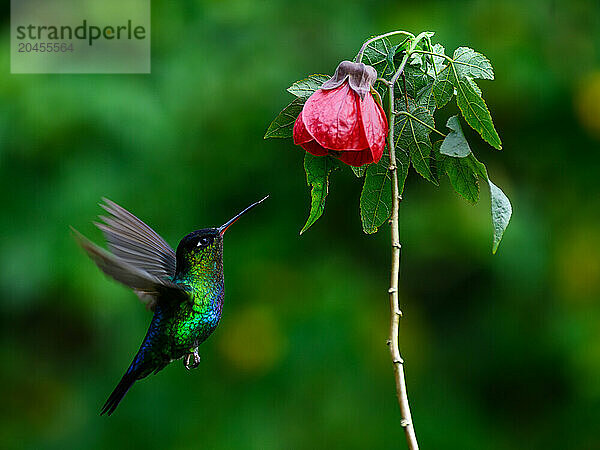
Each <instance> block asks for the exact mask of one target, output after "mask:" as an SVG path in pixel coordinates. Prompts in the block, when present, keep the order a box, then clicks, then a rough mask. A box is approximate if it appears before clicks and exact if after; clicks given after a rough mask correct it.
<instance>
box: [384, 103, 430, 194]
mask: <svg viewBox="0 0 600 450" xmlns="http://www.w3.org/2000/svg"><path fill="white" fill-rule="evenodd" d="M402 101H403V100H401V99H399V100H398V102H397V104H396V109H398V110H400V115H399V116H398V118H397V124H396V127H395V128H396V138H395V139H396V147H398V148H399V149H401V150H404V151H406V152H408V154H409V155H410V160H411V163H412V166H413V167H414V168H415V170H416V171H417V173H419V174H420V175H421V176H422V177H423V178H425V179H426V180H428V181H431V182H432V183H433V184H435V185H437V184H438V182H437V180H436V178H435V176H434V174H433V172H432V171H431V166H430V165H431V159H432V154H431V150H432V148H431V141H430V139H429V133H431V128H435V122H434V120H433V116H432V115H431V114H430V113H429V111H428V110H427V109H425V108H423V107H421V106H417V107H415V108H414V109H411V111H410V113H409V114H410V115H407V114H402V109H404V105H403V104H402ZM430 127H431V128H430Z"/></svg>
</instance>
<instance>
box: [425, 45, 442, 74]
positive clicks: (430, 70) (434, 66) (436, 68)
mask: <svg viewBox="0 0 600 450" xmlns="http://www.w3.org/2000/svg"><path fill="white" fill-rule="evenodd" d="M431 52H432V53H435V55H440V56H435V55H431V58H430V64H429V65H428V67H427V75H429V76H430V77H431V78H437V75H438V74H439V73H440V72H441V71H442V70H444V68H445V67H446V58H444V56H445V55H446V53H445V52H446V50H445V49H444V46H443V45H441V44H435V45H434V46H433V48H432V49H431Z"/></svg>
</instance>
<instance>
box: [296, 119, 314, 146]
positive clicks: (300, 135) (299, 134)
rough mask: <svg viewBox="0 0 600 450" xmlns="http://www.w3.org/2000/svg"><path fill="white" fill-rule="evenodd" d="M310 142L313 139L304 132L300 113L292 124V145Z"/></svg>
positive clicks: (304, 128)
mask: <svg viewBox="0 0 600 450" xmlns="http://www.w3.org/2000/svg"><path fill="white" fill-rule="evenodd" d="M312 140H313V137H312V136H311V135H310V133H309V132H308V131H307V130H306V127H305V126H304V122H303V121H302V111H300V114H298V117H297V118H296V121H295V122H294V144H296V145H301V144H304V143H305V142H308V141H312Z"/></svg>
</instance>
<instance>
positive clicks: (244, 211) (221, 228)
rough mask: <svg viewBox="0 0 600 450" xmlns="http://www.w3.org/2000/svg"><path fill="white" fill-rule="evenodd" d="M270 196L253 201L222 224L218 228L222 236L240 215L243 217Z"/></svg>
mask: <svg viewBox="0 0 600 450" xmlns="http://www.w3.org/2000/svg"><path fill="white" fill-rule="evenodd" d="M268 198H269V196H268V195H267V196H266V197H265V198H263V199H262V200H259V201H257V202H256V203H252V204H251V205H250V206H248V207H247V208H246V209H244V210H243V211H242V212H241V213H239V214H237V215H236V216H235V217H233V218H231V219H229V220H228V221H227V222H225V223H224V224H223V225H221V226H220V227H219V228H217V230H219V234H220V235H221V236H223V234H225V232H226V231H227V228H229V227H230V226H231V225H233V224H234V223H235V222H236V221H237V220H238V219H239V218H240V217H242V216H243V215H244V214H246V213H247V212H248V211H250V210H251V209H252V208H254V207H255V206H256V205H259V204H261V203H262V202H264V201H265V200H266V199H268Z"/></svg>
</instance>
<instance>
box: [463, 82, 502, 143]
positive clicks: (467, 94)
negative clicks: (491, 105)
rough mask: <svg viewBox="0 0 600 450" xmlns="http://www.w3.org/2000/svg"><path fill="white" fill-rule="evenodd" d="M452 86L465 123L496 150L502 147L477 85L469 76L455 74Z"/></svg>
mask: <svg viewBox="0 0 600 450" xmlns="http://www.w3.org/2000/svg"><path fill="white" fill-rule="evenodd" d="M455 75H456V74H455ZM454 87H455V88H456V104H457V105H458V107H459V108H460V111H461V112H462V115H463V117H464V118H465V120H466V121H467V123H468V124H469V125H470V126H471V128H473V129H474V130H475V131H477V132H478V133H479V134H480V135H481V137H482V138H483V140H484V141H486V142H487V143H489V144H490V145H491V146H492V147H495V148H497V149H498V150H500V149H502V142H501V141H500V137H499V136H498V133H497V132H496V129H495V128H494V124H493V122H492V116H491V115H490V111H489V110H488V108H487V105H486V104H485V101H484V100H483V98H482V97H481V90H479V87H478V86H477V85H476V84H475V82H474V81H473V80H472V79H470V78H464V79H458V78H456V76H455V77H454Z"/></svg>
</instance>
